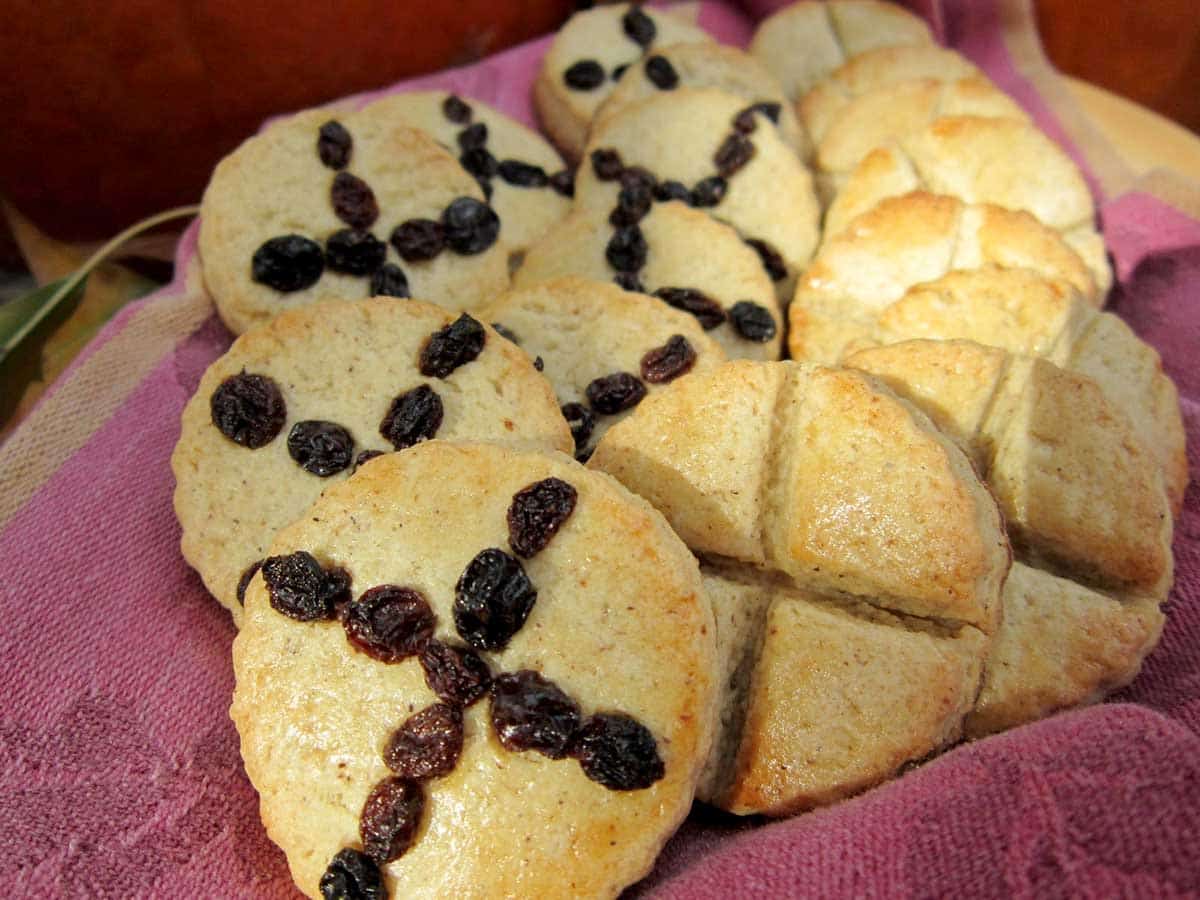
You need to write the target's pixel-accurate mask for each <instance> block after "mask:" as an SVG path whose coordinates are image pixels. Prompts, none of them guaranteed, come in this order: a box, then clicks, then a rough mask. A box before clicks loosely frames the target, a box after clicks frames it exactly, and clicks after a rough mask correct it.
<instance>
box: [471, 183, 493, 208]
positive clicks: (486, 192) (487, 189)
mask: <svg viewBox="0 0 1200 900" xmlns="http://www.w3.org/2000/svg"><path fill="white" fill-rule="evenodd" d="M475 183H476V184H477V185H479V190H481V191H483V199H484V200H485V201H486V202H487V203H491V202H492V194H494V193H495V190H494V189H493V188H492V180H491V179H490V178H480V177H476V178H475Z"/></svg>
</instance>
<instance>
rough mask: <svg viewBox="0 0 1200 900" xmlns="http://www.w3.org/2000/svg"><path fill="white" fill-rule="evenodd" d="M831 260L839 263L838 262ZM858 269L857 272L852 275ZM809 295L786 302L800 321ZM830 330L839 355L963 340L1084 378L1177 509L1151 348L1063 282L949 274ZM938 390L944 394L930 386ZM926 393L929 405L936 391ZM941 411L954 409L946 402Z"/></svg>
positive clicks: (1180, 458) (1170, 431) (1166, 413)
mask: <svg viewBox="0 0 1200 900" xmlns="http://www.w3.org/2000/svg"><path fill="white" fill-rule="evenodd" d="M831 246H832V245H831ZM993 246H995V243H994V242H993ZM961 249H962V244H961V242H960V245H959V250H960V251H961ZM993 258H1009V259H1011V258H1012V255H1011V254H1009V255H1007V256H1002V255H1000V254H996V255H995V256H994V257H993ZM839 262H840V263H841V264H842V265H845V264H846V260H845V259H841V260H839ZM814 268H816V265H815V264H814ZM818 271H820V270H818ZM863 271H864V270H863V268H862V267H859V268H858V269H857V270H856V272H855V274H856V275H857V274H861V273H862V272H863ZM828 283H829V282H827V284H828ZM822 287H824V285H822ZM819 294H820V291H810V292H809V293H806V295H805V297H804V299H803V300H802V301H800V302H798V303H797V304H796V305H794V306H793V308H792V315H793V321H798V320H800V319H799V317H800V316H801V315H802V314H803V310H804V309H805V306H806V305H807V304H809V303H810V302H811V301H809V299H808V297H809V296H819ZM812 305H813V306H815V307H817V308H821V307H825V308H828V307H829V306H831V305H832V303H831V301H830V300H829V299H827V298H824V297H822V298H821V299H820V301H818V302H816V303H812ZM854 306H855V303H854V301H853V300H848V301H847V308H848V309H853V308H854ZM837 328H838V336H839V338H840V339H841V340H842V341H843V342H844V343H843V348H842V353H843V355H849V354H851V353H853V352H854V351H856V350H859V349H864V348H866V347H869V346H873V345H878V344H894V343H899V342H901V341H908V340H916V339H930V340H941V341H951V340H966V341H975V342H978V343H981V344H987V345H990V346H993V347H999V348H1002V349H1003V350H1007V351H1009V352H1010V353H1017V354H1024V355H1028V356H1037V357H1042V358H1045V359H1048V360H1049V361H1051V362H1053V363H1054V364H1055V365H1057V366H1059V367H1061V368H1064V369H1066V370H1068V371H1071V372H1076V373H1078V374H1080V375H1085V376H1087V377H1088V378H1090V379H1091V380H1093V381H1094V382H1095V383H1096V384H1097V385H1098V386H1099V388H1100V390H1101V391H1103V393H1104V395H1105V396H1106V397H1107V399H1108V400H1109V402H1111V403H1112V404H1113V405H1114V406H1116V407H1117V408H1118V409H1119V410H1121V412H1122V413H1123V414H1124V415H1125V416H1126V417H1127V418H1128V420H1129V423H1130V424H1131V425H1132V426H1133V430H1134V433H1135V435H1136V436H1137V438H1138V439H1139V440H1140V441H1141V442H1142V444H1143V445H1144V446H1145V448H1146V450H1147V452H1149V453H1150V454H1151V455H1152V456H1153V457H1154V458H1155V459H1156V460H1157V461H1158V464H1159V467H1160V469H1161V470H1162V474H1163V479H1164V482H1165V485H1166V488H1167V494H1168V496H1169V497H1170V498H1171V505H1172V510H1173V511H1175V512H1177V511H1178V509H1179V508H1180V504H1181V503H1182V500H1183V491H1184V489H1185V487H1186V486H1187V448H1186V445H1185V435H1184V430H1183V419H1182V416H1181V415H1180V411H1179V403H1178V395H1177V393H1176V390H1175V386H1174V384H1173V383H1172V382H1171V380H1170V379H1169V378H1168V377H1167V376H1166V375H1165V374H1164V373H1163V370H1162V361H1161V360H1160V359H1159V357H1158V354H1157V352H1155V350H1154V348H1153V347H1150V346H1149V345H1148V344H1146V343H1145V342H1143V341H1141V340H1140V339H1139V338H1138V337H1137V335H1135V334H1134V333H1133V332H1132V331H1131V330H1130V328H1129V326H1128V325H1126V324H1125V323H1124V322H1123V321H1121V320H1120V319H1119V318H1117V317H1116V316H1114V315H1113V314H1111V313H1105V312H1099V311H1098V310H1096V309H1095V307H1094V306H1092V305H1091V304H1089V303H1086V302H1085V301H1084V300H1083V299H1082V298H1081V297H1080V295H1079V294H1078V293H1077V292H1076V291H1075V290H1074V289H1073V288H1072V287H1071V286H1070V285H1069V284H1067V283H1066V282H1063V281H1060V280H1057V279H1052V278H1046V277H1043V276H1042V275H1041V274H1039V273H1037V272H1034V271H1032V270H1030V269H1021V268H1017V269H1006V268H1001V267H999V266H995V265H987V266H984V267H983V268H979V269H966V270H960V271H953V272H949V273H948V274H946V275H944V276H942V277H941V278H938V279H937V280H935V281H929V282H925V283H922V284H918V285H915V286H914V287H912V288H910V289H909V290H908V291H907V292H906V293H905V294H904V296H903V297H901V298H900V299H899V300H897V301H895V302H894V303H892V304H890V305H888V306H884V307H883V308H882V309H881V310H880V311H878V312H877V313H874V314H869V315H863V316H860V317H853V318H848V319H844V320H840V321H838V322H837ZM802 339H803V335H802V334H801V333H799V331H798V330H797V331H794V332H793V336H792V340H793V343H794V344H798V342H799V341H800V340H802ZM918 355H922V356H923V354H918ZM961 357H962V354H960V353H956V354H955V364H956V365H962V364H963V360H962V359H961ZM909 362H910V363H911V362H913V361H911V360H910V361H909ZM938 389H939V390H952V389H953V388H952V387H950V386H949V385H948V384H940V385H939V387H938ZM926 395H927V397H928V399H931V400H936V392H933V391H929V392H926ZM949 406H950V407H951V408H955V404H953V403H951V404H949ZM933 415H934V418H935V420H938V421H939V425H944V422H943V421H941V420H939V419H938V415H937V414H936V413H935V414H933Z"/></svg>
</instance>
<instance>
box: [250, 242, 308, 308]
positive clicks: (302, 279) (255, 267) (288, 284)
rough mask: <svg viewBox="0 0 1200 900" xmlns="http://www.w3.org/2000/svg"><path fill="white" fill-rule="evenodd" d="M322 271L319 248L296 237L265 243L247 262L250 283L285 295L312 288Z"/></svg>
mask: <svg viewBox="0 0 1200 900" xmlns="http://www.w3.org/2000/svg"><path fill="white" fill-rule="evenodd" d="M324 271H325V257H324V255H323V254H322V253H321V245H320V244H318V243H317V242H316V241H312V240H309V239H308V238H306V237H302V236H300V235H298V234H285V235H283V236H282V237H274V238H271V239H270V240H269V241H265V242H264V243H263V244H262V246H260V247H259V248H258V249H257V250H255V251H254V258H253V259H252V260H251V262H250V277H251V278H252V279H254V280H255V281H257V282H258V283H259V284H265V285H266V286H267V287H269V288H274V289H275V290H277V291H280V292H281V293H284V294H289V293H291V292H292V291H302V290H304V289H305V288H306V287H312V286H313V285H314V284H316V283H317V281H318V280H319V279H320V277H321V273H323V272H324Z"/></svg>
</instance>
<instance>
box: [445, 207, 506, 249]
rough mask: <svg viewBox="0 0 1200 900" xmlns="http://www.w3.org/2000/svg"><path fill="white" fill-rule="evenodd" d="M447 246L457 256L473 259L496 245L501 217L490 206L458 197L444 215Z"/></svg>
mask: <svg viewBox="0 0 1200 900" xmlns="http://www.w3.org/2000/svg"><path fill="white" fill-rule="evenodd" d="M442 227H443V228H444V229H445V232H446V243H447V244H448V245H449V247H450V249H451V250H453V251H454V252H455V253H458V254H461V255H463V256H473V255H474V254H476V253H482V252H483V251H484V250H486V249H487V248H488V247H490V246H492V244H494V243H496V236H497V235H498V234H499V233H500V217H499V216H497V215H496V213H495V211H494V210H492V209H491V208H490V207H489V206H487V204H485V203H480V202H479V201H478V200H475V199H473V198H471V197H459V198H458V199H457V200H455V201H454V202H453V203H451V204H450V205H449V206H447V207H446V211H445V212H444V213H442Z"/></svg>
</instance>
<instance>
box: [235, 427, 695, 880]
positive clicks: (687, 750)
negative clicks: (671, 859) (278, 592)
mask: <svg viewBox="0 0 1200 900" xmlns="http://www.w3.org/2000/svg"><path fill="white" fill-rule="evenodd" d="M546 477H556V478H561V479H563V480H565V481H567V482H569V483H570V484H571V485H572V486H574V487H575V489H576V490H577V492H578V501H577V504H576V507H575V509H574V511H573V512H572V514H571V517H570V518H569V519H568V520H567V521H566V523H565V524H564V525H563V526H562V527H561V529H560V530H559V531H558V532H557V533H556V535H555V536H554V538H553V539H552V540H551V542H550V543H549V545H548V546H547V547H546V548H545V549H544V550H542V551H541V552H539V553H538V554H537V556H535V557H534V558H532V559H530V560H528V561H526V562H525V563H524V567H525V570H526V572H527V573H528V575H529V578H530V580H531V581H532V582H533V584H534V586H535V588H536V589H537V591H538V597H537V601H536V603H535V605H534V607H533V611H532V612H531V614H530V617H529V619H528V620H527V621H526V623H525V625H524V627H523V628H522V629H521V630H520V631H518V632H517V634H516V635H515V636H514V637H513V638H512V640H511V642H510V643H509V645H508V646H507V648H506V649H504V650H503V651H498V652H495V653H488V654H485V655H486V657H487V659H488V662H489V664H490V666H491V668H492V670H493V671H494V672H499V671H505V672H509V671H516V670H519V669H523V668H532V669H534V670H537V671H539V672H541V673H543V675H544V676H545V677H547V678H549V679H551V680H552V681H554V682H555V683H556V684H558V685H559V686H560V687H561V688H562V689H563V690H565V691H566V692H567V693H568V695H569V696H571V697H572V698H574V699H576V700H577V702H578V703H579V704H580V706H581V708H582V710H583V713H584V714H585V715H588V714H591V713H593V712H596V711H599V710H604V711H621V712H624V713H626V714H628V715H632V716H634V717H635V718H636V719H637V720H638V721H640V722H641V723H642V724H644V725H645V726H646V727H647V728H649V730H650V731H651V733H652V734H653V735H654V736H655V738H656V742H657V747H658V751H659V754H660V755H661V757H662V759H663V761H664V763H665V776H664V777H663V778H662V779H661V780H659V781H657V782H655V783H654V784H653V785H652V786H651V787H649V788H646V789H643V790H633V791H612V790H609V789H607V788H604V787H602V786H601V785H599V784H597V783H596V782H593V781H591V780H589V779H588V778H587V777H585V776H584V774H583V772H582V770H581V768H580V766H579V765H578V764H577V763H576V762H574V761H573V760H571V759H562V760H551V759H548V758H546V757H544V756H542V755H540V754H538V753H534V752H524V753H514V752H509V751H507V750H505V749H503V748H502V747H501V746H500V744H499V742H498V741H497V739H496V737H495V736H494V734H493V733H492V729H491V727H490V725H489V724H488V707H489V701H488V700H487V699H484V700H481V701H479V702H478V703H476V704H475V705H474V706H472V707H470V708H468V709H467V710H466V712H465V715H464V728H465V743H464V748H463V753H462V757H461V758H460V759H459V761H458V764H457V766H456V767H455V769H454V770H453V772H452V773H451V774H450V775H448V776H446V777H443V778H437V779H433V780H431V781H429V782H427V783H426V791H427V804H426V808H425V812H424V817H423V818H424V821H423V824H422V825H421V827H420V830H419V831H418V834H417V838H416V841H415V843H414V844H413V846H412V847H411V849H409V850H408V852H407V853H406V854H405V855H403V856H401V857H400V858H399V859H397V860H395V861H394V862H392V863H389V864H387V865H386V866H385V867H384V871H385V875H386V880H387V882H388V888H389V893H390V894H391V895H392V896H403V897H410V896H412V897H426V896H427V897H449V896H455V897H492V896H564V897H565V896H615V895H616V894H617V893H618V892H619V891H620V890H621V889H622V888H623V887H624V886H625V885H627V884H629V883H631V882H633V881H635V880H637V879H638V878H640V877H641V876H642V875H644V874H645V873H646V872H647V871H648V870H649V868H650V866H651V864H652V862H653V860H654V858H655V856H656V855H657V854H658V851H659V850H660V848H661V846H662V844H663V843H664V842H665V841H666V839H667V837H669V836H670V834H671V833H672V832H673V831H674V829H675V828H676V827H677V826H678V824H679V823H680V822H681V821H682V819H683V817H684V816H685V815H686V814H687V811H688V809H689V808H690V805H691V799H692V792H693V789H694V786H695V782H696V778H697V776H698V774H699V771H700V766H701V764H702V763H703V761H704V759H705V756H706V754H707V752H708V749H709V745H710V740H711V735H712V723H713V712H714V698H715V690H714V689H715V685H714V682H713V676H712V674H711V673H712V670H713V668H714V666H715V661H716V660H715V645H714V638H713V621H712V613H711V609H710V607H709V605H708V603H707V601H706V600H705V598H704V595H703V593H702V588H701V583H700V576H699V572H698V570H697V567H696V562H695V560H694V559H693V558H692V556H691V555H690V554H689V553H688V552H687V549H686V548H685V547H684V546H683V544H682V543H681V542H680V541H679V540H678V539H677V538H676V537H675V536H674V535H673V534H672V533H671V531H670V529H669V528H668V527H667V525H666V523H665V522H664V521H663V519H662V517H661V516H660V515H658V514H657V513H655V512H654V511H653V510H652V509H651V508H650V507H649V506H648V505H647V504H646V503H645V502H644V501H641V500H640V499H638V498H637V497H634V496H633V495H631V494H630V493H629V492H628V491H626V490H624V489H623V488H621V486H620V485H618V484H617V483H615V482H614V481H612V480H611V479H609V478H607V477H606V476H604V475H601V474H599V473H595V472H588V471H586V470H585V469H583V468H582V467H581V466H578V465H577V464H575V463H574V462H573V461H571V460H570V459H568V458H566V457H563V456H559V455H540V454H529V453H518V452H515V451H512V450H508V449H504V448H499V447H495V446H486V445H469V444H464V445H455V444H447V443H445V442H441V441H434V442H429V443H427V444H423V445H421V446H419V447H416V448H413V449H412V450H411V451H406V452H404V453H399V454H393V455H389V456H385V457H381V458H379V459H376V460H373V461H371V462H370V463H368V464H367V465H366V466H364V467H363V468H362V469H361V470H360V472H359V473H358V474H357V475H356V476H355V477H354V478H353V479H351V480H349V481H347V482H345V483H343V484H340V485H337V486H336V487H334V488H333V489H331V490H330V491H328V492H327V493H326V494H325V495H324V496H323V497H322V498H321V499H320V500H319V501H318V502H317V503H316V504H315V505H314V506H313V508H312V509H311V510H310V511H309V513H308V514H306V515H305V516H304V517H303V518H302V519H299V520H298V521H297V522H296V523H295V524H293V525H292V526H291V527H289V528H287V529H285V530H284V531H283V532H281V533H280V535H279V537H278V539H277V541H276V542H275V543H274V544H273V546H272V553H275V554H279V553H285V552H290V551H293V550H296V549H304V550H308V551H310V552H312V553H313V554H314V555H315V556H316V557H317V558H318V559H319V560H322V561H325V562H327V563H332V562H336V563H337V564H339V565H342V566H344V567H345V568H346V569H347V571H348V572H349V573H350V575H351V577H352V579H353V593H354V594H355V595H356V596H357V595H359V594H360V593H361V592H362V591H363V590H365V589H366V588H368V587H370V586H373V585H378V584H389V583H390V584H400V585H407V586H410V587H412V588H415V589H417V590H419V591H420V592H421V593H422V594H423V595H424V597H425V598H426V600H427V601H428V602H429V604H430V606H431V607H432V609H433V610H434V612H435V614H436V616H437V622H438V625H437V630H436V637H437V638H438V639H441V640H446V639H448V638H453V635H454V627H453V619H452V614H451V608H452V604H453V602H454V596H455V587H454V586H455V583H456V581H457V579H458V577H459V575H460V574H461V572H462V571H463V568H464V566H465V565H466V564H467V562H468V561H469V560H470V559H471V558H472V557H473V556H474V555H475V554H476V553H477V552H479V550H481V549H483V548H485V547H493V546H494V547H507V529H506V526H505V515H506V510H507V508H508V506H509V503H510V502H511V498H512V496H513V494H514V493H515V492H516V491H518V490H520V489H521V488H523V487H525V486H526V485H528V484H530V483H531V482H533V481H536V480H539V479H542V478H546ZM448 535H452V536H453V537H452V538H448V537H447V536H448ZM233 655H234V668H235V672H236V675H237V690H236V692H235V695H234V702H233V708H232V711H231V714H232V716H233V719H234V722H235V723H236V724H237V726H238V730H239V733H240V735H241V740H242V754H243V758H244V759H245V762H246V769H247V772H248V773H249V775H250V778H251V780H252V781H253V783H254V785H255V787H256V788H257V790H258V792H259V795H260V797H261V803H262V814H263V821H264V823H265V824H266V827H267V830H268V832H269V833H270V835H271V837H272V839H273V840H275V841H276V842H277V843H278V844H279V845H280V846H281V847H282V848H283V849H284V852H285V853H286V854H287V856H288V863H289V865H290V867H291V869H292V874H293V877H294V878H295V879H296V882H297V884H298V885H299V886H300V887H301V889H302V890H303V891H304V892H305V893H306V894H308V895H309V896H311V897H317V896H319V893H318V890H317V883H318V880H319V879H320V876H321V873H322V871H323V870H324V869H325V866H326V865H327V864H328V862H329V860H330V858H332V856H333V855H334V854H335V853H336V852H337V851H338V850H339V849H341V848H342V847H344V846H353V847H357V846H360V845H359V837H358V819H359V812H360V810H361V808H362V804H363V801H364V799H365V797H366V796H367V793H368V791H369V790H370V789H371V787H372V786H373V785H374V784H375V783H376V782H377V781H378V780H379V779H381V778H382V777H384V776H385V775H386V774H387V771H388V770H387V768H386V766H385V765H384V762H383V759H382V756H381V749H382V747H383V745H384V743H385V742H386V739H387V736H388V735H389V734H390V733H391V731H392V730H393V729H395V728H396V727H398V726H399V725H400V724H401V723H402V722H403V721H404V719H405V718H406V717H407V716H408V715H409V714H410V712H411V711H413V710H418V709H421V708H422V707H424V706H425V705H427V704H429V703H431V702H433V701H434V699H435V698H434V695H433V694H432V693H431V692H430V690H429V689H428V688H427V687H426V685H425V683H424V680H423V676H422V673H421V667H420V665H419V664H418V662H417V660H416V659H411V658H410V659H407V660H404V661H402V662H399V663H396V664H391V665H386V664H383V663H380V662H377V661H375V660H373V659H371V658H370V657H368V656H366V655H365V654H362V653H359V652H356V651H355V650H353V649H352V648H351V646H350V645H349V643H348V642H347V640H346V638H345V635H344V633H343V629H342V626H341V625H340V624H339V623H338V622H336V621H333V622H316V623H299V622H295V621H292V620H290V619H288V618H285V617H284V616H282V615H280V614H278V613H276V612H275V611H274V610H273V609H272V608H271V606H270V604H269V602H268V598H267V592H266V589H265V587H264V585H263V581H262V577H261V576H256V578H255V579H254V581H253V582H252V584H251V586H250V589H249V591H248V593H247V603H246V622H245V627H244V628H243V630H242V632H241V634H240V635H239V637H238V639H237V640H236V641H235V643H234V651H233Z"/></svg>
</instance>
